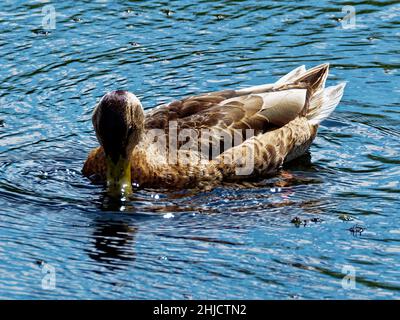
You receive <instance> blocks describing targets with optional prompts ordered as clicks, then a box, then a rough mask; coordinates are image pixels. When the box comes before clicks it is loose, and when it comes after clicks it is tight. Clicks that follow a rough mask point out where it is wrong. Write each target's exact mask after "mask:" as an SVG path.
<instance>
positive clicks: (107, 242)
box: [89, 218, 138, 270]
mask: <svg viewBox="0 0 400 320" xmlns="http://www.w3.org/2000/svg"><path fill="white" fill-rule="evenodd" d="M93 228H94V230H93V234H92V239H93V248H92V250H90V251H89V256H90V257H91V258H92V259H93V260H95V261H97V262H98V263H99V264H100V265H102V266H105V267H107V268H108V269H110V270H118V269H122V268H124V267H125V266H126V265H130V264H131V263H132V262H133V261H134V260H135V251H134V248H135V236H136V233H137V231H138V228H137V226H135V225H134V224H132V221H129V222H128V221H127V219H104V218H96V219H95V220H94V221H93Z"/></svg>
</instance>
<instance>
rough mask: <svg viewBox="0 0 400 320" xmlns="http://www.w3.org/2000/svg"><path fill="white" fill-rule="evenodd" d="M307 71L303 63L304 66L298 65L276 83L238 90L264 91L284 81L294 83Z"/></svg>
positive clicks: (244, 92)
mask: <svg viewBox="0 0 400 320" xmlns="http://www.w3.org/2000/svg"><path fill="white" fill-rule="evenodd" d="M305 72H306V67H305V66H304V65H303V66H300V67H297V68H296V69H294V70H292V71H290V72H289V73H288V74H285V75H284V76H283V77H282V78H280V79H279V80H278V81H276V82H275V83H267V84H262V85H259V86H254V87H250V88H244V89H240V90H237V92H239V93H241V94H251V93H262V92H265V91H267V90H269V89H273V88H274V87H277V86H280V85H282V84H284V83H292V82H294V81H295V80H296V79H298V78H299V77H300V76H301V75H302V74H303V73H305Z"/></svg>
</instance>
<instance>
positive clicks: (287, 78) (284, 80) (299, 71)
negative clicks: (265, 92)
mask: <svg viewBox="0 0 400 320" xmlns="http://www.w3.org/2000/svg"><path fill="white" fill-rule="evenodd" d="M305 72H306V67H305V66H304V65H302V66H300V67H297V68H296V69H294V70H292V71H290V72H289V73H288V74H286V75H284V76H283V77H282V78H280V79H279V80H278V81H276V82H275V84H284V83H290V82H293V80H295V79H297V78H299V77H300V76H301V75H302V74H303V73H305Z"/></svg>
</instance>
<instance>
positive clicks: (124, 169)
mask: <svg viewBox="0 0 400 320" xmlns="http://www.w3.org/2000/svg"><path fill="white" fill-rule="evenodd" d="M328 72H329V65H328V64H323V65H319V66H317V67H314V68H312V69H309V70H306V69H305V67H304V66H301V67H298V68H296V69H295V70H293V71H291V72H290V73H288V74H287V75H285V76H284V77H282V78H281V79H280V80H278V81H277V82H276V83H273V84H266V85H260V86H255V87H250V88H245V89H240V90H225V91H218V92H212V93H206V94H200V95H197V96H190V97H187V98H184V99H182V100H179V101H173V102H171V103H169V104H164V105H161V106H158V107H156V108H153V109H151V110H149V111H147V112H146V113H145V112H144V111H143V108H142V105H141V103H140V101H139V100H138V99H137V98H136V96H135V95H133V94H132V93H130V92H127V91H113V92H110V93H107V94H106V95H105V96H103V98H102V99H101V100H100V102H99V103H98V105H97V106H96V108H95V111H94V113H93V118H92V120H93V126H94V129H95V131H96V136H97V139H98V141H99V143H100V146H99V147H98V148H95V149H93V150H92V151H91V152H90V154H89V156H88V158H87V160H86V162H85V164H84V166H83V170H82V172H83V174H84V175H85V176H87V177H93V176H96V177H97V179H99V178H100V180H101V181H104V182H106V183H107V187H108V190H109V191H110V193H114V194H128V193H130V192H132V184H133V185H136V186H140V187H150V188H173V189H177V188H196V187H199V188H212V187H214V186H216V185H218V184H219V183H221V182H223V181H232V180H245V179H253V178H257V177H263V176H267V175H271V174H274V173H276V172H277V170H279V168H280V167H281V166H282V164H283V163H285V162H289V161H291V160H293V159H295V158H297V157H299V156H301V155H302V154H304V153H305V152H306V151H307V149H308V148H309V146H310V145H311V143H312V141H313V140H314V138H315V136H316V134H317V129H318V126H319V124H320V122H321V121H323V120H324V119H326V118H327V117H328V116H329V115H330V114H331V113H332V112H333V110H334V109H335V107H336V106H337V105H338V103H339V102H340V99H341V98H342V95H343V90H344V87H345V84H344V83H342V84H339V85H337V86H333V87H328V88H325V81H326V78H327V76H328Z"/></svg>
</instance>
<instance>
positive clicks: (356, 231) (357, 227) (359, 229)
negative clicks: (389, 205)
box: [349, 224, 365, 235]
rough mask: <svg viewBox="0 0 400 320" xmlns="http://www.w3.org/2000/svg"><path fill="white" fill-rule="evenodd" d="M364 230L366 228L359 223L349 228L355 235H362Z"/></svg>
mask: <svg viewBox="0 0 400 320" xmlns="http://www.w3.org/2000/svg"><path fill="white" fill-rule="evenodd" d="M364 230H365V228H364V227H363V226H360V225H358V224H356V225H354V226H352V227H351V228H350V229H349V231H350V232H351V233H352V234H354V235H356V234H359V235H361V233H363V231H364Z"/></svg>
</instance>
